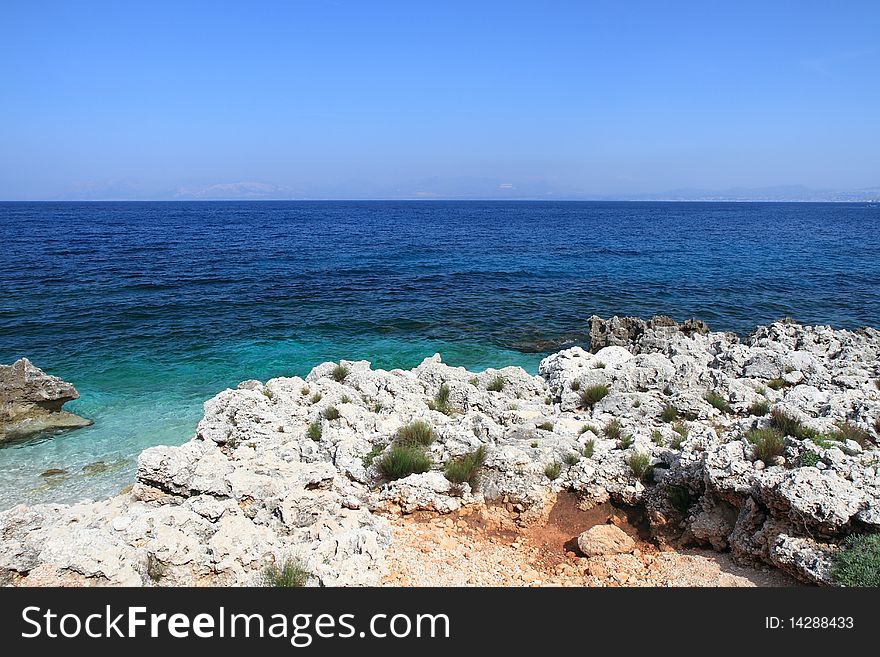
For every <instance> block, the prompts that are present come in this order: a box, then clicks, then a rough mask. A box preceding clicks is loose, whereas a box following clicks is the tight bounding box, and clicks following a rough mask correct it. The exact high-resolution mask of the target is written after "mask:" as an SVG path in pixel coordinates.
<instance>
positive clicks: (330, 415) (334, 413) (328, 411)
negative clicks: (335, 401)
mask: <svg viewBox="0 0 880 657" xmlns="http://www.w3.org/2000/svg"><path fill="white" fill-rule="evenodd" d="M324 417H325V418H327V419H328V420H338V419H339V418H340V417H342V416H341V415H340V414H339V409H338V408H336V407H335V406H328V407H327V408H325V409H324Z"/></svg>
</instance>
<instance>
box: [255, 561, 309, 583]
mask: <svg viewBox="0 0 880 657" xmlns="http://www.w3.org/2000/svg"><path fill="white" fill-rule="evenodd" d="M310 575H311V573H309V571H307V570H306V569H305V566H303V564H302V562H301V561H300V560H299V559H288V560H287V561H285V562H284V563H283V564H281V567H280V568H279V567H278V565H277V564H274V563H273V564H272V565H270V566H267V567H266V568H265V569H264V570H263V581H262V584H263V586H274V587H278V588H299V587H302V586H305V585H306V582H308V581H309V577H310Z"/></svg>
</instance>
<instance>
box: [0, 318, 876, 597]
mask: <svg viewBox="0 0 880 657" xmlns="http://www.w3.org/2000/svg"><path fill="white" fill-rule="evenodd" d="M658 327H659V325H658V324H657V323H656V322H655V324H654V327H653V328H647V329H646V330H644V331H643V332H641V333H639V334H638V335H637V336H636V337H635V339H634V340H635V341H634V342H632V343H629V344H626V345H623V346H621V345H611V346H606V347H603V348H601V349H599V350H598V351H597V353H589V352H587V351H585V350H583V349H581V348H579V347H573V348H571V349H566V350H563V351H560V352H558V353H556V354H553V355H551V356H549V357H547V358H546V359H544V360H543V361H542V362H541V365H540V367H539V375H538V376H531V375H529V374H528V373H527V372H525V371H523V370H522V369H519V368H514V367H507V368H503V369H500V370H487V371H485V372H482V373H472V372H468V371H467V370H465V369H463V368H459V367H450V366H448V365H446V364H444V363H443V362H442V361H441V359H440V357H439V356H434V357H432V358H428V359H426V360H425V361H424V362H423V363H421V364H420V365H419V366H418V367H416V368H414V369H412V370H408V371H404V370H391V371H384V370H377V369H373V368H372V367H371V366H370V364H369V363H368V362H366V361H357V362H350V361H343V362H342V363H341V364H337V363H323V364H321V365H318V366H317V367H315V368H314V369H313V370H312V371H311V372H310V373H309V374H308V375H307V376H306V377H305V378H300V377H290V378H277V379H272V380H270V381H268V382H266V383H265V384H264V383H262V382H259V381H247V382H244V383H242V384H241V385H240V386H239V387H238V388H237V389H235V390H225V391H223V392H221V393H220V394H218V395H217V396H216V397H214V398H213V399H211V400H209V401H208V402H206V403H205V415H204V418H203V419H202V421H201V422H200V423H199V426H198V428H197V431H196V434H195V436H194V437H193V438H192V439H191V440H190V441H189V442H187V443H185V444H184V445H181V446H179V447H154V448H151V449H148V450H146V451H144V452H143V453H142V454H141V456H140V458H139V461H138V470H137V475H136V481H135V484H134V486H133V488H132V490H131V491H130V492H127V493H125V494H122V495H119V496H117V497H115V498H113V499H111V500H107V501H103V502H96V503H90V504H79V505H74V506H52V505H49V506H45V505H44V506H36V507H18V508H15V509H11V510H9V511H6V512H4V513H0V578H5V579H6V580H8V581H11V582H13V583H17V584H31V585H33V584H51V583H71V584H114V585H118V584H144V585H153V584H161V585H185V584H223V585H245V584H252V583H255V582H258V581H260V577H261V575H262V573H263V571H264V569H265V568H266V567H267V565H270V564H273V563H275V564H277V563H280V562H283V561H285V560H287V559H291V558H296V559H299V560H300V561H301V562H302V563H303V564H304V566H305V567H306V569H307V570H308V571H309V572H310V573H311V579H310V582H311V583H313V584H323V585H363V584H376V583H378V582H379V581H381V578H382V575H383V572H384V570H385V560H384V553H385V549H386V547H387V545H388V544H389V541H390V536H391V533H390V527H391V524H393V522H394V519H395V518H396V517H398V515H399V514H401V513H411V512H413V511H418V510H427V511H431V512H435V513H449V512H454V511H456V510H459V509H462V508H463V507H470V508H471V509H475V508H481V507H483V506H493V507H498V509H500V510H503V511H506V512H507V514H509V515H510V516H511V517H512V518H513V519H514V520H515V521H516V522H518V523H520V524H528V523H531V522H532V521H533V520H534V519H536V518H538V517H541V516H542V514H545V513H546V512H547V511H548V504H549V502H550V500H552V499H554V498H555V497H556V494H557V493H558V492H559V491H562V490H570V491H574V492H575V493H577V495H578V496H579V497H580V504H581V505H582V506H584V507H586V506H589V505H596V504H601V503H604V502H607V501H609V500H610V501H612V502H614V503H616V504H623V505H631V506H638V507H642V508H644V510H645V511H646V516H647V518H648V520H649V522H650V529H651V531H652V532H653V534H654V536H655V538H656V540H658V541H660V542H663V543H666V544H669V545H671V546H673V547H674V546H678V545H703V546H707V547H711V548H713V549H716V550H729V551H730V552H731V553H732V555H733V556H734V557H735V558H736V559H737V560H739V561H740V562H743V563H752V564H769V565H772V566H774V567H778V568H781V569H783V570H785V571H786V572H788V573H790V574H792V575H794V576H796V577H798V578H800V579H801V580H803V581H805V582H812V583H822V584H829V583H831V580H830V574H829V573H830V572H831V567H830V566H831V555H832V554H833V553H834V551H835V550H836V549H837V544H838V543H839V542H840V541H841V540H842V538H843V537H845V536H847V535H849V534H851V533H864V532H877V531H880V474H878V468H880V450H878V448H877V442H878V440H880V434H878V432H880V384H878V383H877V380H878V379H880V360H878V358H880V332H878V331H876V330H873V329H864V330H860V331H855V332H853V331H843V330H833V329H831V328H829V327H822V326H816V327H809V326H800V325H797V324H792V323H775V324H771V325H769V326H763V327H759V328H758V329H757V330H756V331H755V332H754V333H752V334H751V335H750V336H748V337H747V338H745V339H743V340H740V339H738V338H736V337H735V336H731V335H729V334H725V333H703V332H701V330H696V329H695V330H693V331H691V330H688V331H686V332H685V331H682V330H678V329H676V330H674V331H669V332H667V331H666V328H667V327H666V326H665V325H663V326H662V327H659V328H662V331H660V332H658ZM771 413H775V415H771ZM783 414H784V415H783ZM774 417H775V419H773V418H774ZM782 417H785V418H788V420H787V421H788V425H786V427H785V431H784V432H782V433H786V434H787V435H785V436H783V435H782V433H779V434H771V433H770V432H767V431H765V432H764V434H760V433H755V430H767V429H769V428H770V427H771V424H774V423H775V424H777V425H779V424H780V422H781V419H780V418H782ZM414 420H422V421H425V422H427V423H429V424H430V425H431V427H432V429H433V431H432V435H431V436H430V438H431V439H432V440H429V441H427V442H428V443H429V444H427V445H426V446H425V447H424V451H425V454H426V455H427V456H428V457H429V458H430V463H431V466H430V467H429V469H428V471H427V472H423V473H417V474H411V475H409V476H404V477H401V478H399V479H397V480H396V481H392V482H389V481H387V480H386V479H385V478H383V476H382V473H381V472H380V467H379V464H380V463H382V460H383V458H384V457H385V456H386V455H388V453H389V452H390V450H392V449H393V443H394V441H395V439H396V436H397V432H398V430H399V429H400V428H401V427H403V426H405V425H407V424H408V423H410V422H412V421H414ZM761 435H772V436H775V439H776V443H774V444H773V445H770V444H767V445H761V444H756V443H759V442H760V441H759V440H757V438H756V436H758V437H759V436H761ZM481 447H482V448H484V451H485V454H484V456H485V459H484V461H483V465H482V467H481V468H480V471H479V477H478V478H474V479H470V480H469V483H453V482H451V481H448V480H447V479H446V477H445V476H444V464H446V463H448V462H450V461H451V460H453V459H457V458H459V457H462V456H464V455H467V454H473V453H474V452H475V451H476V450H477V449H478V448H481ZM602 531H613V530H602ZM571 538H572V539H575V538H577V537H575V536H572V537H571ZM587 544H588V543H587V541H586V538H585V539H584V545H587ZM581 549H584V546H581ZM603 549H605V548H603ZM615 549H617V548H615ZM620 549H624V550H626V549H628V548H627V546H626V545H623V546H622V547H621V548H620Z"/></svg>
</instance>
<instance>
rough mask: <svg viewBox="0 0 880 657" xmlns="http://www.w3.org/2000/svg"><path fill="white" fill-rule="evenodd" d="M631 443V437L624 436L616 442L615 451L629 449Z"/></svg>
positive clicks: (628, 435)
mask: <svg viewBox="0 0 880 657" xmlns="http://www.w3.org/2000/svg"><path fill="white" fill-rule="evenodd" d="M633 441H634V439H633V437H632V436H631V435H630V434H626V435H624V436H623V437H621V439H620V440H618V441H617V449H629V448H630V447H632V444H633Z"/></svg>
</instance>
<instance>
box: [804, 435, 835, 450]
mask: <svg viewBox="0 0 880 657" xmlns="http://www.w3.org/2000/svg"><path fill="white" fill-rule="evenodd" d="M810 440H812V441H813V443H814V444H815V445H817V446H818V447H821V448H822V449H829V448H831V447H834V446H835V445H834V443H839V442H841V435H840V434H839V433H825V434H816V435H815V436H811V437H810Z"/></svg>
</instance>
